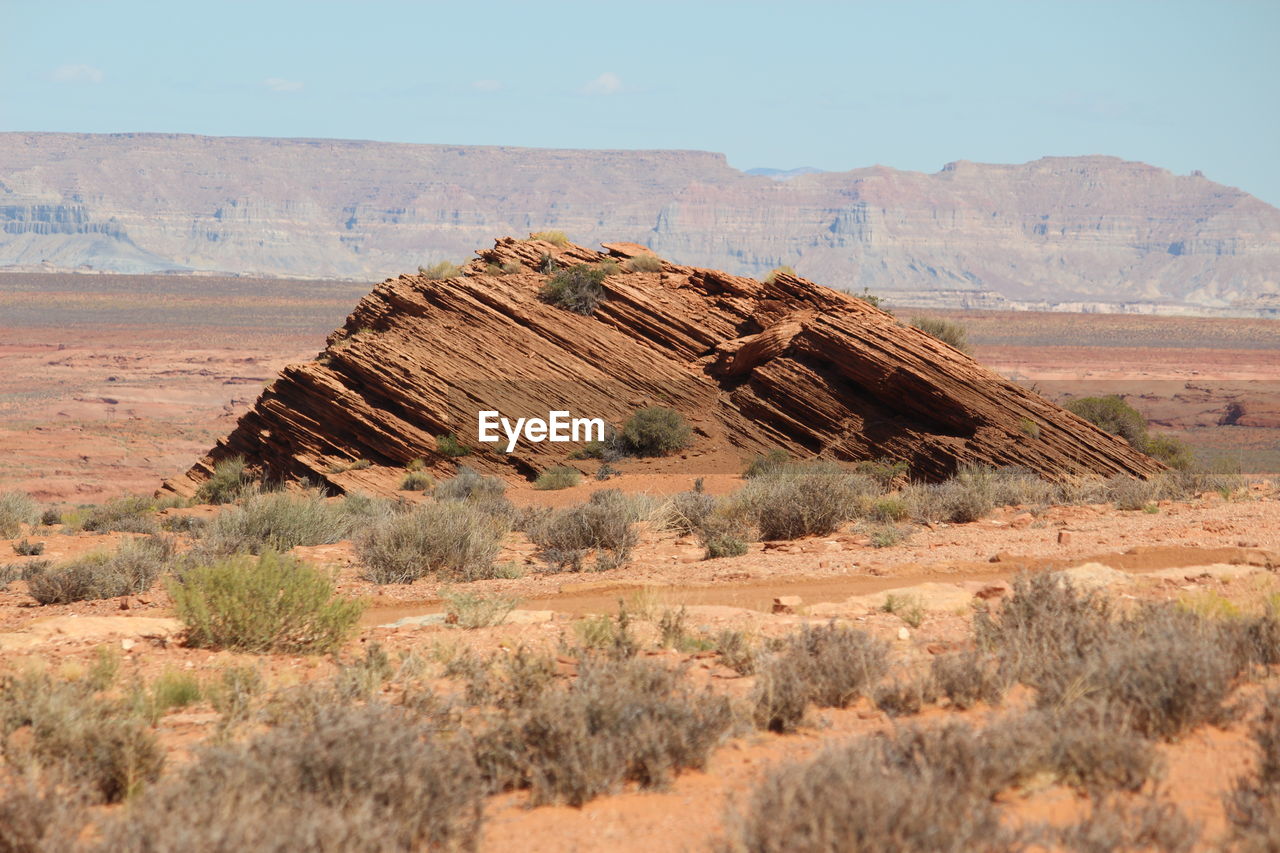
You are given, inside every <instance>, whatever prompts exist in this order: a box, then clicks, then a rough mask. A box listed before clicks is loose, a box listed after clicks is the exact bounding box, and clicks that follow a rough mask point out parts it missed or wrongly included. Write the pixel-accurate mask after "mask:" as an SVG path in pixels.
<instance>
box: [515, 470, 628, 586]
mask: <svg viewBox="0 0 1280 853" xmlns="http://www.w3.org/2000/svg"><path fill="white" fill-rule="evenodd" d="M640 517H641V512H640V510H639V509H638V507H637V506H636V505H635V503H634V502H633V501H632V500H630V499H629V498H628V497H627V496H626V495H624V494H623V493H622V492H620V491H618V490H617V489H602V490H601V491H598V492H596V493H595V494H593V495H592V496H591V498H590V499H589V500H588V501H587V502H586V503H583V504H579V505H578V506H575V507H569V508H568V509H561V510H555V511H553V512H550V513H546V514H543V515H541V516H540V517H538V518H536V519H534V520H533V521H532V522H531V523H530V524H529V526H528V530H527V533H528V536H529V539H530V540H531V541H532V542H533V544H534V545H536V546H538V552H539V555H540V556H541V557H542V559H543V560H545V561H546V562H547V563H548V564H549V565H551V566H553V567H555V568H556V569H557V570H559V571H573V572H577V571H581V570H582V567H583V566H582V562H583V560H584V559H585V558H586V556H587V555H588V554H590V553H591V552H593V551H594V552H595V555H596V570H597V571H602V570H604V569H611V568H615V567H617V566H619V565H622V564H623V563H625V562H626V561H627V559H628V558H629V557H630V555H631V549H632V548H634V547H635V544H636V542H637V541H638V539H639V536H638V534H637V533H636V530H635V525H636V523H637V522H638V521H639V520H640Z"/></svg>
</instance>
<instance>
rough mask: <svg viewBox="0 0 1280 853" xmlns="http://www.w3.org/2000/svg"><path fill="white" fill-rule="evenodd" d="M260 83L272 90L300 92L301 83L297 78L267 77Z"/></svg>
mask: <svg viewBox="0 0 1280 853" xmlns="http://www.w3.org/2000/svg"><path fill="white" fill-rule="evenodd" d="M262 85H264V86H266V87H267V88H268V89H270V90H271V91H273V92H300V91H302V84H301V83H299V82H298V81H297V80H286V79H284V78H283V77H268V78H267V79H265V80H263V81H262Z"/></svg>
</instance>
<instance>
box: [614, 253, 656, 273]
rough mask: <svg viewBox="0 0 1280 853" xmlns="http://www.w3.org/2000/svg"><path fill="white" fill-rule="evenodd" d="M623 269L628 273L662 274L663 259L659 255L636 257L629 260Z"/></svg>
mask: <svg viewBox="0 0 1280 853" xmlns="http://www.w3.org/2000/svg"><path fill="white" fill-rule="evenodd" d="M623 268H624V269H626V271H627V272H662V258H659V257H658V256H657V255H636V256H635V257H634V258H629V259H628V260H627V262H626V263H625V264H623Z"/></svg>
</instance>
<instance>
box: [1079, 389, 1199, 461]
mask: <svg viewBox="0 0 1280 853" xmlns="http://www.w3.org/2000/svg"><path fill="white" fill-rule="evenodd" d="M1064 406H1065V408H1066V409H1067V410H1068V411H1070V412H1074V413H1075V414H1077V415H1079V416H1080V417H1082V418H1084V419H1085V420H1087V421H1089V422H1090V423H1092V424H1094V425H1096V426H1098V427H1100V428H1101V429H1104V430H1106V431H1107V432H1109V433H1111V434H1112V435H1118V436H1120V437H1121V438H1123V439H1124V440H1125V441H1127V442H1128V443H1129V445H1130V446H1131V447H1132V448H1133V449H1134V450H1137V451H1139V452H1141V453H1145V454H1147V455H1148V456H1153V457H1155V458H1156V459H1159V460H1160V461H1161V462H1163V463H1164V464H1166V465H1168V466H1169V467H1170V468H1174V469H1176V470H1187V469H1190V468H1191V467H1192V466H1193V465H1194V464H1195V454H1193V453H1192V451H1191V448H1190V447H1188V446H1187V444H1186V442H1184V441H1181V440H1179V439H1176V438H1174V437H1173V436H1169V435H1150V434H1148V432H1147V421H1146V419H1145V418H1144V417H1142V413H1141V412H1139V411H1138V410H1137V409H1135V408H1134V407H1133V406H1130V405H1129V404H1128V403H1126V402H1125V401H1124V399H1123V398H1122V397H1120V396H1118V395H1115V394H1111V395H1108V396H1105V397H1080V398H1078V399H1075V400H1069V401H1067V402H1066V403H1065V404H1064Z"/></svg>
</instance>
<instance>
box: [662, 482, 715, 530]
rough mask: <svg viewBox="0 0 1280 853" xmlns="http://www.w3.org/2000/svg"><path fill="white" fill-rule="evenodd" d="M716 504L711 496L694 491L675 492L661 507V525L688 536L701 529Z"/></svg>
mask: <svg viewBox="0 0 1280 853" xmlns="http://www.w3.org/2000/svg"><path fill="white" fill-rule="evenodd" d="M718 503H719V502H718V501H717V500H716V499H715V498H714V497H713V496H711V495H709V494H707V493H706V492H700V491H698V490H696V489H692V490H690V491H687V492H677V493H676V494H674V495H672V496H671V497H670V498H669V499H668V500H667V503H666V505H665V506H664V507H663V512H662V515H663V523H664V525H665V526H666V527H667V528H668V529H670V530H674V531H676V532H677V533H680V534H683V535H685V536H688V535H689V534H691V533H696V532H697V531H698V530H699V529H701V527H702V525H703V524H704V523H706V520H707V518H708V517H709V516H710V515H711V513H712V512H713V511H714V510H715V508H716V505H717V504H718Z"/></svg>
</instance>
